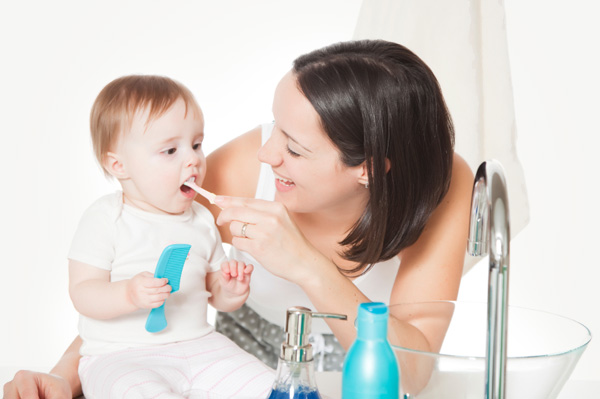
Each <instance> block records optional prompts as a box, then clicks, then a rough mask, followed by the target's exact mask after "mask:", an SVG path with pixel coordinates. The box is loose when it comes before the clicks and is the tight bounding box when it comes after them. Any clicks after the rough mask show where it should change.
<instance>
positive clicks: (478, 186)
mask: <svg viewBox="0 0 600 399" xmlns="http://www.w3.org/2000/svg"><path fill="white" fill-rule="evenodd" d="M467 250H468V252H469V254H470V255H472V256H484V255H486V254H489V262H490V263H489V281H488V284H489V286H488V310H487V311H488V325H487V343H486V345H487V346H486V370H485V396H484V398H486V399H503V398H505V396H506V359H507V355H506V338H507V337H506V336H507V322H508V271H509V258H510V223H509V213H508V194H507V191H506V180H505V178H504V169H503V168H502V165H501V164H500V163H499V162H498V161H494V160H492V161H487V162H484V163H482V164H481V165H480V166H479V169H477V173H476V175H475V182H474V184H473V196H472V198H471V221H470V223H469V241H468V245H467Z"/></svg>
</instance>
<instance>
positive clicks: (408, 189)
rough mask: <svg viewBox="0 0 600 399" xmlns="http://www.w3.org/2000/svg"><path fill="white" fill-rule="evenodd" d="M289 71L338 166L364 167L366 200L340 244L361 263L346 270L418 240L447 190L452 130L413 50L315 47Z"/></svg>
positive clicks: (376, 43) (357, 44) (368, 43)
mask: <svg viewBox="0 0 600 399" xmlns="http://www.w3.org/2000/svg"><path fill="white" fill-rule="evenodd" d="M294 73H295V75H296V78H297V80H298V86H299V89H300V91H301V92H302V93H303V94H304V95H305V96H306V98H307V99H308V100H309V101H310V102H311V104H312V105H313V107H314V108H315V110H316V111H317V113H318V114H319V116H320V119H321V124H322V127H323V129H324V130H325V132H326V133H327V135H328V136H329V138H330V140H331V141H332V142H333V143H334V144H335V145H336V146H337V148H338V149H339V150H340V152H341V158H342V162H344V164H346V165H347V166H358V165H360V164H362V163H363V162H365V163H366V167H367V172H368V179H369V186H368V189H369V193H370V200H369V203H368V204H367V207H366V209H365V211H364V213H363V215H362V217H361V218H360V219H359V220H358V221H357V222H356V223H355V225H354V226H353V228H352V229H351V230H350V232H349V233H348V235H347V236H346V238H345V239H344V240H342V241H341V242H340V244H341V245H343V246H344V251H343V253H342V255H343V256H344V258H346V259H348V260H351V261H355V262H358V264H359V266H358V267H357V268H356V269H354V270H351V271H349V273H353V272H357V271H359V270H363V272H366V271H367V270H369V268H370V267H371V265H372V264H374V263H377V262H380V261H383V260H387V259H390V258H392V257H393V256H396V255H397V254H398V253H399V252H400V251H401V250H402V249H404V248H407V247H409V246H410V245H412V244H413V243H415V241H416V240H417V239H418V238H419V236H420V235H421V233H422V232H423V229H424V227H425V224H426V223H427V220H428V219H429V217H430V216H431V214H432V212H433V211H434V210H435V208H436V207H437V206H438V204H439V203H440V201H441V200H442V198H443V197H444V195H445V194H446V192H447V191H448V187H449V185H450V178H451V175H452V161H453V155H454V129H453V125H452V120H451V118H450V115H449V113H448V109H447V108H446V104H445V102H444V99H443V96H442V93H441V89H440V87H439V84H438V82H437V79H436V78H435V76H434V75H433V72H432V71H431V70H430V69H429V67H428V66H427V65H425V63H424V62H423V61H422V60H421V59H420V58H419V57H417V56H416V55H415V54H414V53H413V52H411V51H410V50H408V49H407V48H406V47H404V46H402V45H400V44H396V43H392V42H387V41H382V40H363V41H351V42H343V43H338V44H334V45H331V46H328V47H325V48H322V49H319V50H315V51H313V52H310V53H308V54H305V55H303V56H300V57H298V58H297V59H296V60H295V61H294ZM386 160H389V170H387V168H388V165H386Z"/></svg>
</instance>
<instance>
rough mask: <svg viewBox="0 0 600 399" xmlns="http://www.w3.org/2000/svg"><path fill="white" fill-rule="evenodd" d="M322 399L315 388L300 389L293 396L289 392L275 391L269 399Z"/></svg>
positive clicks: (278, 389)
mask: <svg viewBox="0 0 600 399" xmlns="http://www.w3.org/2000/svg"><path fill="white" fill-rule="evenodd" d="M292 398H293V399H321V395H319V391H317V390H316V389H314V388H309V387H300V389H299V391H298V392H294V393H293V394H292V393H291V392H290V391H289V390H288V391H285V390H282V389H280V388H277V389H273V390H272V391H271V394H270V395H269V397H268V398H267V399H292Z"/></svg>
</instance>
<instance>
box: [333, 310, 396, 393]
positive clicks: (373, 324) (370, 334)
mask: <svg viewBox="0 0 600 399" xmlns="http://www.w3.org/2000/svg"><path fill="white" fill-rule="evenodd" d="M388 316H389V310H388V307H387V306H386V305H385V304H384V303H381V302H368V303H361V304H360V305H359V306H358V315H357V318H356V329H357V331H356V339H355V341H354V343H353V344H352V346H351V347H350V349H349V350H348V353H347V354H346V359H345V360H344V368H343V370H342V399H384V398H385V399H398V397H399V390H400V373H399V371H398V362H397V360H396V356H395V355H394V351H393V350H392V347H391V346H390V343H389V342H388V339H387V330H388Z"/></svg>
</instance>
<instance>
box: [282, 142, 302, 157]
mask: <svg viewBox="0 0 600 399" xmlns="http://www.w3.org/2000/svg"><path fill="white" fill-rule="evenodd" d="M285 149H286V150H287V152H288V154H290V155H291V156H293V157H299V156H300V154H298V153H297V152H294V151H292V149H291V148H290V147H289V146H287V145H286V146H285Z"/></svg>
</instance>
